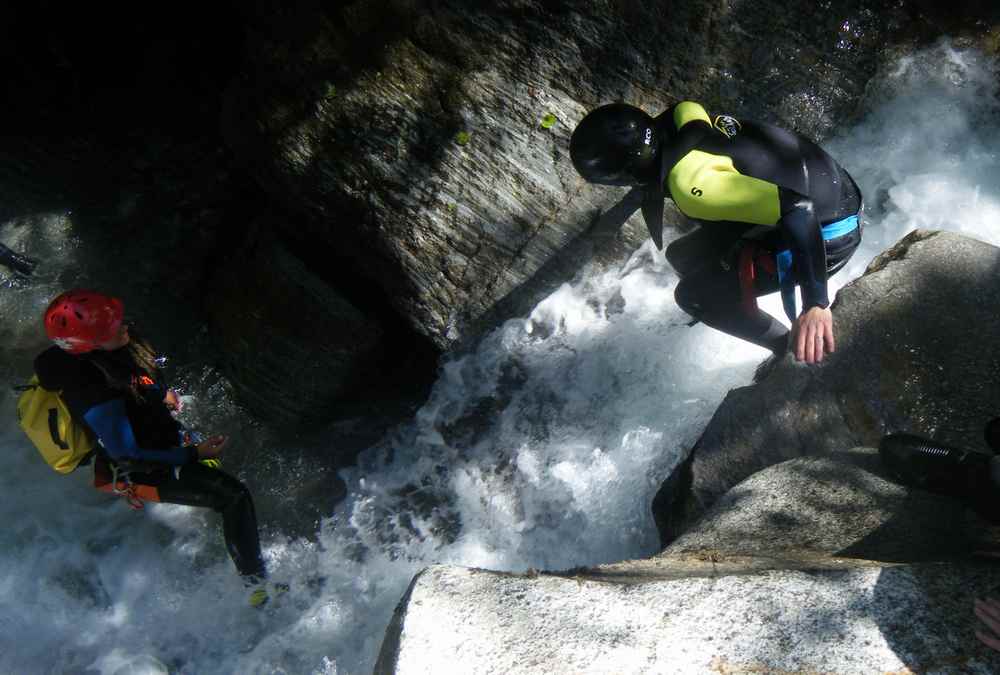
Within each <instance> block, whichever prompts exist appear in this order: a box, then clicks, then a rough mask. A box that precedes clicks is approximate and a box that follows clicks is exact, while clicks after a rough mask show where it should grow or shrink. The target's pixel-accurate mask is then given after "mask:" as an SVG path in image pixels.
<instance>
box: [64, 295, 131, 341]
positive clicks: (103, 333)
mask: <svg viewBox="0 0 1000 675" xmlns="http://www.w3.org/2000/svg"><path fill="white" fill-rule="evenodd" d="M124 315H125V306H124V305H123V304H122V301H121V300H119V299H118V298H112V297H111V296H109V295H103V294H101V293H96V292H94V291H88V290H84V289H79V288H78V289H74V290H72V291H66V292H65V293H63V294H62V295H60V296H59V297H58V298H56V299H55V300H53V301H52V302H51V303H50V304H49V308H48V309H47V310H45V332H46V333H48V336H49V339H51V340H52V341H53V342H55V343H56V344H57V345H58V346H59V347H61V348H62V349H65V350H66V351H68V352H69V353H70V354H83V353H85V352H90V351H93V350H95V349H97V348H98V347H99V346H100V345H102V344H104V343H105V342H109V341H111V340H112V339H113V338H114V337H115V336H116V335H117V334H118V331H119V330H120V329H121V326H122V318H123V317H124Z"/></svg>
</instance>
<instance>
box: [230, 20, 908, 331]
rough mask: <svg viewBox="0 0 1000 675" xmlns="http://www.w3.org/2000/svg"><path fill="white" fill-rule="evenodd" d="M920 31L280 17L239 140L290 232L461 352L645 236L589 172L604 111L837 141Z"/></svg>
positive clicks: (874, 25)
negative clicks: (708, 115) (574, 150)
mask: <svg viewBox="0 0 1000 675" xmlns="http://www.w3.org/2000/svg"><path fill="white" fill-rule="evenodd" d="M910 18H912V17H909V15H908V14H907V13H906V11H904V10H902V9H900V8H899V7H892V8H887V7H884V6H883V5H882V4H873V5H871V6H869V5H868V4H867V3H858V2H847V1H842V2H833V3H828V6H827V7H826V9H825V10H824V11H823V12H821V13H817V12H815V11H814V10H813V8H811V7H808V6H805V5H803V6H801V7H796V8H789V7H788V6H787V5H781V6H780V8H779V7H778V6H777V5H775V6H774V7H769V6H768V4H767V3H765V4H764V5H761V4H760V3H754V4H752V5H751V4H750V3H738V2H731V3H729V2H727V3H710V2H694V3H682V4H679V5H672V6H670V7H669V8H663V7H660V6H656V7H653V6H648V7H647V6H644V5H639V4H634V3H626V4H625V5H606V4H601V3H582V4H581V3H536V2H520V1H518V2H501V3H485V4H484V3H474V4H472V5H469V4H468V3H458V2H435V3H428V2H394V1H389V0H384V1H382V2H354V3H349V4H347V5H345V6H344V7H343V8H342V9H340V10H338V11H332V10H330V11H324V10H322V9H320V7H319V6H318V5H317V4H313V5H312V6H311V9H310V8H309V5H300V6H298V8H297V9H295V10H292V9H283V8H277V7H269V6H267V3H262V4H261V5H258V6H256V8H255V9H254V10H252V11H249V13H248V19H247V20H248V24H249V25H250V26H251V30H250V33H249V35H250V38H249V40H248V68H247V71H246V74H245V77H243V78H242V79H239V80H238V81H237V82H235V83H234V86H233V87H232V88H231V90H230V92H229V94H228V99H227V111H228V112H227V114H226V115H225V116H224V123H223V127H224V130H225V134H226V137H227V139H228V141H229V143H230V145H231V147H232V148H234V150H235V151H236V153H237V155H238V156H240V157H241V158H242V159H243V161H244V163H245V165H246V166H247V167H248V168H249V170H251V171H252V172H253V173H254V175H255V176H256V178H257V180H258V181H259V182H260V184H261V186H262V187H263V188H264V189H265V190H266V191H267V192H268V193H269V194H270V195H271V196H272V198H274V199H275V201H276V202H278V203H280V204H282V205H283V206H284V208H287V209H289V210H291V211H294V212H296V213H298V214H301V215H302V216H303V217H304V218H305V223H304V224H302V225H301V226H297V227H296V228H295V231H294V232H288V235H289V236H297V237H301V238H307V239H308V240H309V241H310V242H312V245H314V246H317V247H324V248H326V249H328V250H331V251H332V250H337V251H340V252H341V253H344V254H346V255H347V257H349V258H350V259H352V261H353V262H352V265H353V268H354V269H355V270H356V271H357V273H358V274H359V275H361V276H363V277H364V278H366V279H369V280H370V281H371V283H372V284H374V285H377V286H378V287H380V288H381V289H382V290H383V291H384V294H385V296H386V297H387V298H388V299H389V301H390V302H391V303H392V305H393V307H394V308H395V309H396V311H398V312H399V314H400V315H402V316H404V317H405V318H406V319H407V320H408V321H409V322H410V324H411V325H412V326H413V327H414V329H415V330H417V331H420V332H422V333H423V334H424V335H426V336H427V337H428V338H429V339H430V340H432V341H433V342H434V343H435V344H436V345H437V346H438V347H439V348H448V347H450V346H453V345H454V344H455V342H456V341H460V340H463V339H466V338H470V337H474V336H475V335H477V334H478V333H479V332H480V331H482V330H483V329H484V328H488V327H491V326H493V325H495V324H496V322H497V321H498V320H501V319H504V318H509V317H510V316H512V315H518V314H523V313H525V312H526V311H528V310H529V309H530V307H531V306H532V303H533V302H535V301H537V300H538V299H539V298H540V297H541V296H542V295H544V294H545V293H546V292H548V291H551V290H552V289H554V288H555V286H556V285H558V284H559V283H561V282H563V281H565V280H567V279H569V278H571V277H572V276H573V275H574V274H575V273H576V272H577V271H578V270H579V269H580V268H581V267H582V266H584V265H585V264H587V263H589V262H596V263H598V264H599V263H601V262H602V261H607V260H620V259H621V257H622V256H623V255H625V254H626V253H627V252H629V251H631V250H634V248H635V247H636V245H637V244H638V243H639V242H640V241H642V240H643V239H645V237H646V236H647V233H646V230H645V228H644V226H643V224H642V222H641V221H640V220H639V219H638V217H635V218H632V219H630V220H628V221H627V224H626V226H625V227H624V229H622V228H621V227H620V226H621V223H622V221H624V220H625V219H626V218H627V217H628V215H629V213H630V212H631V211H629V212H625V213H622V214H621V215H620V216H617V217H616V219H615V222H608V221H607V220H605V221H604V222H602V221H598V219H597V216H598V214H600V213H602V212H606V211H607V210H608V209H609V208H610V207H612V206H613V205H614V204H615V203H616V202H618V200H619V199H621V197H622V195H623V191H622V190H620V189H609V188H599V187H595V186H590V185H587V184H585V183H584V182H583V181H582V180H581V179H580V178H579V177H578V176H577V175H576V173H575V172H574V171H573V168H572V166H571V164H570V162H569V157H568V139H569V136H570V133H571V132H572V129H573V128H574V127H575V125H576V123H577V122H578V121H579V120H580V119H581V118H582V117H583V115H584V114H585V113H586V111H587V110H589V109H591V108H593V107H595V106H596V105H599V104H601V103H606V102H609V101H612V100H615V99H625V100H628V101H631V102H634V103H636V104H637V105H640V106H643V107H645V108H646V109H647V110H649V111H650V112H652V113H659V112H660V111H662V110H664V109H665V108H666V107H668V106H669V105H670V104H672V103H673V102H675V101H676V100H678V99H680V98H693V99H696V100H701V101H703V102H705V103H706V105H708V106H709V107H710V108H713V109H720V111H721V109H724V110H725V111H726V112H730V113H734V114H737V115H748V116H753V117H757V118H763V119H767V120H771V121H777V122H781V123H783V124H785V125H787V126H792V127H795V128H798V129H799V130H802V131H804V132H806V133H809V134H812V135H814V136H817V137H822V136H823V135H825V134H826V133H828V132H829V131H830V130H831V129H832V128H833V127H834V126H835V125H836V124H838V123H841V122H843V121H844V120H845V119H847V118H848V117H850V116H851V115H853V114H854V110H855V107H856V104H857V102H858V101H859V99H860V97H861V94H862V93H863V91H864V87H865V84H866V83H867V81H868V78H869V77H870V75H871V74H872V73H873V72H874V70H875V67H876V62H877V56H878V53H879V49H880V48H881V47H882V46H883V39H884V38H885V37H886V36H887V35H890V34H892V29H893V28H894V27H898V26H899V25H900V24H901V23H902V22H905V21H906V20H908V19H910ZM776 35H780V36H781V39H774V36H776ZM543 122H545V124H543ZM550 123H551V124H550ZM637 205H638V204H637V203H633V204H632V210H634V209H635V207H636V206H637ZM668 220H670V222H677V221H678V220H679V218H678V217H677V215H676V213H675V214H674V215H673V216H671V217H668Z"/></svg>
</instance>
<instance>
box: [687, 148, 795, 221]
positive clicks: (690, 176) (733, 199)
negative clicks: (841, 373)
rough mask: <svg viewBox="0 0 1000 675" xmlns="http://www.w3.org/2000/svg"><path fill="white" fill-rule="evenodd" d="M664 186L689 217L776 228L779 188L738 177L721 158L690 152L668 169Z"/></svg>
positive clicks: (732, 168) (779, 212)
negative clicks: (665, 185)
mask: <svg viewBox="0 0 1000 675" xmlns="http://www.w3.org/2000/svg"><path fill="white" fill-rule="evenodd" d="M667 187H668V189H669V190H670V196H671V198H672V199H673V200H674V203H675V204H677V208H679V209H680V210H681V211H682V212H683V213H684V215H686V216H688V217H690V218H697V219H700V220H713V221H716V220H730V221H736V222H741V223H753V224H755V225H776V224H777V222H778V219H779V218H780V217H781V206H780V204H781V202H780V199H779V197H778V186H777V185H775V184H774V183H769V182H767V181H765V180H761V179H759V178H754V177H753V176H745V175H743V174H741V173H740V172H739V171H737V170H736V167H734V166H733V160H732V159H731V158H729V157H724V156H722V155H713V154H710V153H707V152H703V151H701V150H692V151H691V152H689V153H687V154H686V155H685V156H684V157H683V159H681V161H679V162H677V164H675V165H674V168H673V169H671V171H670V174H669V175H668V177H667Z"/></svg>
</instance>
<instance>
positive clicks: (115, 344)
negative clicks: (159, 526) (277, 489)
mask: <svg viewBox="0 0 1000 675" xmlns="http://www.w3.org/2000/svg"><path fill="white" fill-rule="evenodd" d="M44 323H45V328H46V332H47V334H48V336H49V338H50V339H51V340H52V341H53V342H54V343H55V346H53V347H50V348H49V349H47V350H46V351H44V352H42V353H41V354H40V355H39V356H38V357H37V358H36V359H35V364H34V365H35V373H36V374H37V376H38V380H39V384H40V385H41V386H42V387H44V388H45V389H48V390H51V391H57V390H58V391H61V392H62V393H61V396H62V399H63V401H65V403H66V406H67V408H68V409H69V411H70V414H71V415H72V417H73V419H74V420H76V421H77V422H78V423H80V424H82V425H84V426H85V428H87V429H89V431H90V432H91V433H92V434H93V436H94V438H95V439H96V440H97V446H96V447H97V450H96V452H95V457H94V484H95V487H97V488H98V489H101V490H103V491H106V492H115V493H117V494H122V495H124V496H126V497H127V498H128V500H129V502H130V504H132V505H133V506H135V507H141V504H142V502H143V501H156V502H165V503H171V504H183V505H186V506H202V507H208V508H211V509H214V510H215V511H217V512H219V513H220V514H222V518H223V533H224V535H225V540H226V548H227V549H228V551H229V555H230V557H231V558H232V560H233V562H234V563H235V564H236V568H237V570H238V571H239V573H240V574H241V575H243V576H244V577H245V579H246V581H247V584H248V585H252V586H256V587H257V588H256V590H255V591H254V593H253V594H252V595H251V599H250V602H251V604H252V605H258V604H262V603H263V602H265V601H266V600H267V592H266V590H265V589H264V587H263V586H262V582H263V579H264V578H265V577H266V575H267V570H266V568H265V564H264V560H263V558H262V557H261V550H260V541H259V539H258V533H257V519H256V515H255V513H254V507H253V500H252V498H251V496H250V493H249V491H247V489H246V487H245V486H244V485H243V483H241V482H240V481H239V480H237V479H235V478H233V477H232V476H230V475H228V474H226V473H224V472H223V471H221V470H219V469H218V468H215V466H213V465H212V462H211V460H214V459H215V458H217V457H218V456H219V454H220V453H221V452H222V449H223V448H224V447H225V444H226V439H225V438H224V437H222V436H213V437H211V438H208V439H207V440H203V441H200V442H199V439H197V437H196V435H192V434H191V432H188V431H187V430H186V429H184V427H183V426H181V424H180V423H179V422H178V421H177V420H176V419H175V418H174V416H173V412H174V411H176V410H177V409H178V407H179V405H180V401H179V398H178V397H177V394H176V393H175V392H174V391H173V390H172V389H170V388H169V387H168V386H167V384H166V382H165V380H164V378H163V374H162V373H161V372H160V369H159V367H158V366H157V360H156V355H155V353H154V351H153V350H152V348H151V347H150V345H149V343H147V342H146V341H145V340H143V339H142V338H141V337H139V336H137V335H135V334H134V332H132V331H131V330H130V328H129V326H128V325H127V324H126V323H125V322H124V306H123V304H122V302H121V301H120V300H119V299H117V298H113V297H109V296H106V295H103V294H100V293H96V292H94V291H88V290H82V289H78V290H72V291H67V292H65V293H63V294H61V295H60V296H58V297H57V298H56V299H55V300H53V301H52V303H51V304H50V305H49V307H48V309H47V310H46V312H45V317H44ZM215 464H216V465H217V462H215Z"/></svg>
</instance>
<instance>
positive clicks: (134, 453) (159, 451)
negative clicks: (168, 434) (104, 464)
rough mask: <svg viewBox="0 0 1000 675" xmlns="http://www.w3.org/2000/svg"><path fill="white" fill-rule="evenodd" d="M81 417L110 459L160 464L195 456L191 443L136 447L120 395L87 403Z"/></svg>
mask: <svg viewBox="0 0 1000 675" xmlns="http://www.w3.org/2000/svg"><path fill="white" fill-rule="evenodd" d="M83 419H84V421H86V423H87V425H88V426H89V427H90V428H91V429H92V430H93V432H94V433H95V434H96V435H97V438H98V440H99V441H100V443H101V447H103V448H104V450H105V452H107V453H108V456H109V457H111V458H112V459H116V460H122V459H133V460H140V461H144V462H158V463H161V464H187V463H189V462H193V461H197V459H198V450H197V448H194V447H175V448H140V447H139V445H138V443H136V440H135V433H134V432H133V430H132V424H131V422H129V419H128V415H127V413H126V410H125V402H124V401H123V400H122V399H120V398H115V399H111V400H109V401H105V402H103V403H100V404H98V405H95V406H93V407H91V408H90V409H89V410H87V411H86V412H85V413H84V415H83Z"/></svg>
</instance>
